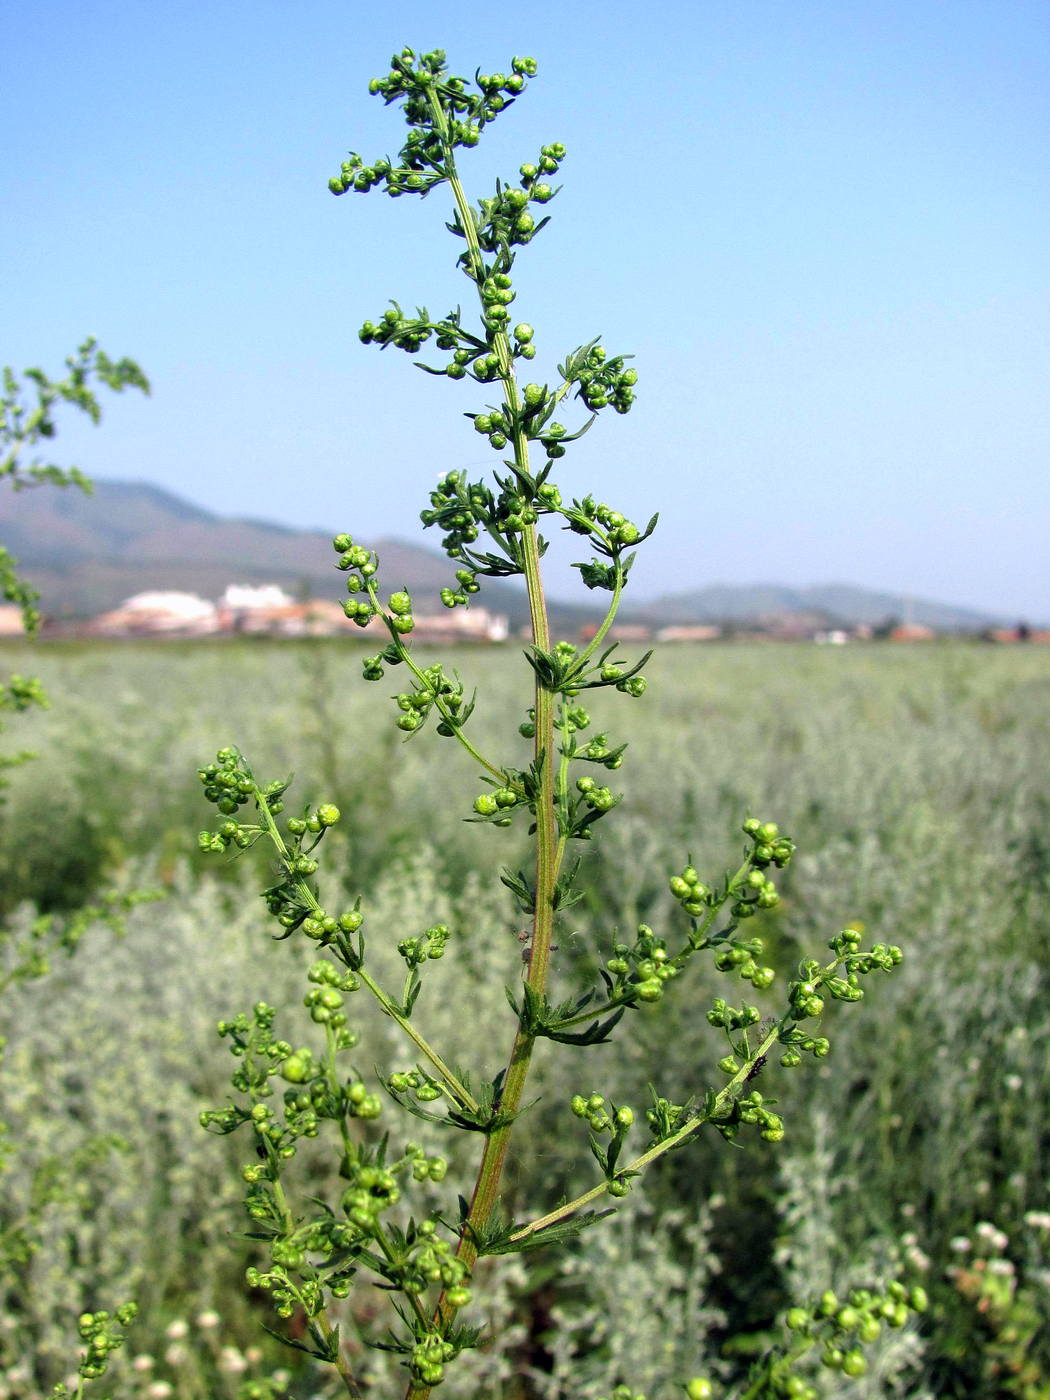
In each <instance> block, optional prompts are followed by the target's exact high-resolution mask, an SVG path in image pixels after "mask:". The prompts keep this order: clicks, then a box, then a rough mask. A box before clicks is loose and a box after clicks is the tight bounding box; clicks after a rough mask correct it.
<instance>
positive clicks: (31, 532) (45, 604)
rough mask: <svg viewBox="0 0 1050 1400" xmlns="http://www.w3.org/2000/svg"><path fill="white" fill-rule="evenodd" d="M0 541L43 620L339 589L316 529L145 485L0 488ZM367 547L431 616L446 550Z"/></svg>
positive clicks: (511, 595)
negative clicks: (164, 600)
mask: <svg viewBox="0 0 1050 1400" xmlns="http://www.w3.org/2000/svg"><path fill="white" fill-rule="evenodd" d="M0 541H2V542H3V543H4V544H5V545H6V546H7V547H8V549H10V550H11V552H12V554H14V556H15V557H16V558H17V559H18V560H19V561H20V564H21V566H22V568H23V571H24V573H25V574H26V575H27V576H28V577H29V578H31V579H32V581H33V583H34V584H35V585H36V587H37V588H39V590H40V593H41V596H42V608H43V611H44V612H45V613H46V614H47V615H49V616H51V617H54V618H59V619H63V618H78V617H88V616H92V615H94V614H97V613H100V612H105V611H107V610H109V609H110V608H115V607H116V606H117V605H118V604H119V603H121V602H123V601H124V599H125V598H129V597H131V595H132V594H134V593H141V592H143V591H144V590H146V589H154V588H175V589H182V590H185V591H187V592H191V593H199V594H201V595H203V596H204V597H206V598H218V597H219V596H220V595H221V594H222V592H223V591H224V590H225V588H226V586H227V584H230V583H278V584H280V585H281V586H282V587H283V588H284V589H285V590H286V591H287V592H289V593H291V594H292V595H293V596H311V597H317V598H338V597H339V596H340V592H341V580H340V578H339V576H338V575H337V573H336V572H335V571H334V569H333V564H334V562H335V561H334V556H333V553H332V545H331V539H330V537H329V536H328V535H326V534H323V533H322V532H321V531H319V530H294V529H289V528H288V527H287V526H284V525H275V524H272V523H270V522H268V521H261V520H240V519H238V520H233V519H227V518H225V517H223V516H219V515H215V514H213V513H212V512H211V511H207V510H203V509H201V507H199V506H195V505H193V504H192V503H190V502H189V501H186V500H183V499H182V497H180V496H176V495H174V494H173V493H172V492H170V491H165V490H162V489H161V488H160V487H158V486H149V485H146V484H145V483H144V482H129V481H96V482H95V490H94V494H93V495H91V496H85V495H84V494H83V493H82V492H80V491H78V490H76V489H75V488H71V489H66V490H57V489H55V488H53V487H50V486H45V487H40V488H39V489H30V490H26V491H19V492H12V491H11V490H10V488H9V487H7V486H3V487H2V488H0ZM363 543H366V544H367V545H368V546H369V548H371V549H375V550H377V551H378V553H379V555H380V557H381V560H382V566H383V579H384V582H385V584H387V585H388V586H389V587H391V588H401V587H407V588H408V589H409V590H410V591H411V592H413V593H415V594H416V595H417V597H418V602H417V606H418V609H419V611H420V613H423V612H426V611H440V603H439V602H438V600H437V594H438V591H439V590H440V589H441V588H443V587H445V586H446V585H448V584H451V583H453V582H454V578H453V568H452V565H451V564H450V562H449V561H448V559H446V558H445V556H444V555H443V554H440V553H439V552H437V551H436V550H431V549H425V548H421V547H420V546H418V545H412V544H406V543H405V542H404V541H403V540H391V539H379V540H366V541H363ZM483 600H484V602H485V603H486V604H487V605H488V606H489V607H491V608H492V609H493V610H495V611H497V612H504V613H506V614H507V615H508V616H509V618H510V621H511V626H512V627H520V626H523V625H524V624H525V623H526V622H527V621H528V607H527V604H526V599H525V593H524V589H523V588H521V587H520V586H519V585H517V584H516V583H513V582H510V583H507V582H499V581H496V580H492V581H489V582H486V584H485V585H484V594H483ZM604 601H605V599H604V597H603V596H599V595H597V594H596V595H594V601H593V603H592V602H590V601H589V600H585V601H584V602H582V603H566V602H560V601H558V600H551V612H552V617H553V620H554V623H555V625H556V627H557V628H558V630H559V631H561V632H562V633H563V634H565V635H571V634H572V633H574V632H576V631H577V630H578V629H579V627H580V626H582V625H583V624H584V623H586V622H589V621H593V620H594V619H595V618H596V617H597V616H599V615H600V612H601V609H602V604H603V602H604ZM621 617H622V619H623V621H625V622H631V621H633V622H643V623H648V624H649V625H651V626H654V627H656V626H666V625H667V624H669V623H691V622H714V623H735V624H739V625H742V626H749V625H769V624H775V623H783V622H784V621H786V620H790V619H796V620H800V619H806V620H808V621H809V622H811V623H812V624H813V625H814V626H820V625H826V626H830V627H833V626H846V627H849V626H856V625H857V624H858V623H871V624H877V623H880V622H883V621H885V620H886V619H887V618H891V617H896V618H905V617H906V618H909V619H910V620H912V621H915V622H921V623H925V624H926V625H927V626H930V627H934V628H936V629H938V630H943V631H977V630H980V629H981V628H983V627H987V626H990V625H993V624H996V623H998V622H1001V621H1002V620H1003V619H1001V618H997V617H990V616H987V615H985V614H983V613H979V612H974V611H972V610H969V609H966V608H956V607H951V606H949V605H947V604H944V603H933V602H929V601H927V600H925V599H917V598H915V599H912V598H907V597H904V596H903V595H900V594H893V593H879V592H874V591H872V590H870V589H864V588H855V587H852V586H850V585H849V584H838V583H829V584H821V585H818V586H816V587H812V588H784V587H781V586H779V585H777V584H754V585H732V584H712V585H709V586H707V587H705V588H698V589H694V590H691V591H689V592H685V593H675V594H672V595H670V596H668V597H665V598H658V599H656V600H654V601H652V602H648V603H636V604H634V605H633V606H631V607H629V608H625V609H624V611H623V613H622V614H621Z"/></svg>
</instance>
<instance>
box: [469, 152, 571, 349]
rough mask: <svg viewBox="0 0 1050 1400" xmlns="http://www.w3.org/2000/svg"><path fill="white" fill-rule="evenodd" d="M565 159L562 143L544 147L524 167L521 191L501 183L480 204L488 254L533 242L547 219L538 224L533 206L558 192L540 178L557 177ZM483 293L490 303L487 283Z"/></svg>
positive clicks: (480, 233) (481, 241)
mask: <svg viewBox="0 0 1050 1400" xmlns="http://www.w3.org/2000/svg"><path fill="white" fill-rule="evenodd" d="M565 156H566V150H565V147H564V146H563V145H562V143H561V142H560V141H553V142H551V143H550V144H549V145H546V146H542V147H541V148H540V154H539V158H538V160H537V161H536V163H535V164H532V163H528V164H525V165H523V166H522V167H521V171H520V173H521V188H518V187H517V186H514V185H509V186H507V185H499V184H497V186H496V193H495V195H494V196H493V198H491V199H481V200H479V201H478V210H479V213H480V215H481V218H480V220H479V223H480V227H479V228H478V244H479V245H480V247H481V248H483V249H484V251H485V252H486V253H501V252H504V251H505V250H507V249H510V248H513V247H520V246H523V245H524V244H526V243H529V242H531V240H532V238H533V236H534V235H535V234H537V233H538V232H539V230H540V229H541V228H542V227H543V225H544V223H545V222H546V220H545V219H541V220H540V222H539V223H537V222H536V219H535V217H534V215H533V214H532V213H530V211H529V205H530V204H548V203H549V202H550V201H551V200H552V199H553V198H554V196H555V194H556V193H557V190H555V189H553V188H552V187H551V186H550V185H549V184H548V183H547V182H546V181H545V180H540V179H539V178H538V177H539V176H540V175H555V174H557V171H558V167H559V166H560V165H561V163H562V161H563V160H564V159H565ZM486 280H487V279H486ZM479 290H480V291H481V295H482V300H483V302H484V301H486V300H487V298H486V289H485V283H484V282H482V283H481V284H480V286H479ZM496 305H499V303H496ZM505 305H506V303H504V306H505ZM507 319H508V318H507V316H506V315H503V316H501V317H499V318H498V320H497V324H499V321H502V322H506V320H507Z"/></svg>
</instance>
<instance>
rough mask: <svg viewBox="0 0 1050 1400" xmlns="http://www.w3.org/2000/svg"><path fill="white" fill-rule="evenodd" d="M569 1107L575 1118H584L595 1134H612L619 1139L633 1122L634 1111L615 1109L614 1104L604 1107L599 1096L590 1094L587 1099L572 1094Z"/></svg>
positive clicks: (625, 1108) (630, 1109) (604, 1104)
mask: <svg viewBox="0 0 1050 1400" xmlns="http://www.w3.org/2000/svg"><path fill="white" fill-rule="evenodd" d="M569 1106H570V1107H571V1109H572V1111H573V1113H574V1114H575V1115H576V1117H577V1118H586V1120H587V1122H588V1123H589V1124H590V1127H591V1131H592V1132H595V1133H613V1134H614V1135H615V1136H617V1137H620V1136H622V1135H623V1134H624V1133H626V1132H627V1131H628V1129H629V1128H630V1127H631V1125H632V1124H633V1122H634V1109H632V1108H627V1107H626V1106H625V1107H623V1108H617V1107H616V1105H615V1104H609V1105H608V1106H606V1102H605V1099H604V1098H603V1097H602V1095H601V1094H591V1095H590V1096H589V1097H587V1098H584V1096H583V1095H582V1094H573V1096H572V1099H571V1101H570V1105H569Z"/></svg>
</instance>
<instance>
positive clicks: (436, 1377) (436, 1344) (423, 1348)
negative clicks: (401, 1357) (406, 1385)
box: [409, 1332, 456, 1385]
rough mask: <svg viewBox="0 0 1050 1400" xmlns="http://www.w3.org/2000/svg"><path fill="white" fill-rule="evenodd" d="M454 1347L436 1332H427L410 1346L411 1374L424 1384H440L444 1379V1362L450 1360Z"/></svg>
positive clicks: (454, 1351) (454, 1352)
mask: <svg viewBox="0 0 1050 1400" xmlns="http://www.w3.org/2000/svg"><path fill="white" fill-rule="evenodd" d="M455 1354H456V1348H455V1346H454V1345H453V1344H452V1342H450V1341H447V1340H445V1339H444V1338H442V1337H441V1335H440V1334H439V1333H437V1332H428V1333H427V1334H426V1336H424V1337H422V1338H420V1340H419V1341H418V1342H416V1344H415V1346H414V1347H413V1348H412V1351H411V1353H410V1358H409V1364H410V1368H411V1371H412V1374H413V1376H414V1377H415V1378H416V1380H418V1381H421V1382H422V1383H423V1384H424V1385H440V1384H441V1382H442V1381H443V1380H444V1379H445V1364H446V1363H447V1362H449V1361H451V1360H452V1358H453V1357H454V1356H455Z"/></svg>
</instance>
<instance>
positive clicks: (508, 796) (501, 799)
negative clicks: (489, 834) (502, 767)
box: [473, 783, 534, 827]
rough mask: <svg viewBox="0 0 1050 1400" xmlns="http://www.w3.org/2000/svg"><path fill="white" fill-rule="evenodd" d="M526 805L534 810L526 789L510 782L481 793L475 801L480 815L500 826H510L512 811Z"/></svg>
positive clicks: (474, 803)
mask: <svg viewBox="0 0 1050 1400" xmlns="http://www.w3.org/2000/svg"><path fill="white" fill-rule="evenodd" d="M524 806H527V807H528V808H529V810H530V811H532V810H534V808H533V804H531V803H529V802H528V801H527V799H526V796H525V792H524V789H523V788H520V787H511V786H510V785H509V784H508V783H504V784H502V785H500V786H498V787H494V788H493V790H492V791H491V792H481V793H479V794H478V795H477V797H475V799H474V802H473V807H474V811H475V813H476V814H477V816H478V817H481V818H483V819H484V820H486V821H490V822H491V824H492V825H493V826H499V827H508V826H510V825H511V813H512V812H513V811H514V809H515V808H516V807H524Z"/></svg>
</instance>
